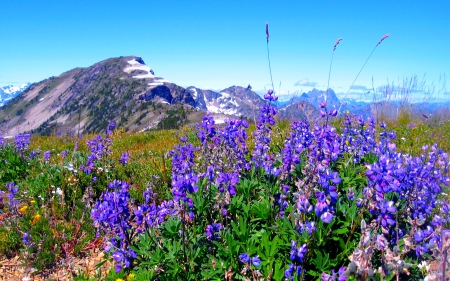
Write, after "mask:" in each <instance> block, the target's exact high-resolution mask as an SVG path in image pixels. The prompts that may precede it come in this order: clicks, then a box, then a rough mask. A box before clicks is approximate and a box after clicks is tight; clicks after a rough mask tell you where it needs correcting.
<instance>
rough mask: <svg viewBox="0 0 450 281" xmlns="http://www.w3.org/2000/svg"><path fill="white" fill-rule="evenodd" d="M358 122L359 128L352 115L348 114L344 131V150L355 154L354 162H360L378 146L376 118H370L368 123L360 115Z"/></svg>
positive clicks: (352, 154)
mask: <svg viewBox="0 0 450 281" xmlns="http://www.w3.org/2000/svg"><path fill="white" fill-rule="evenodd" d="M357 123H358V127H359V128H354V127H353V126H352V118H351V116H349V115H346V116H345V122H344V125H345V127H344V132H343V133H342V150H343V151H345V152H347V153H349V154H350V155H351V156H353V159H354V163H359V162H360V161H361V158H362V157H363V156H364V155H366V154H367V153H370V152H375V147H376V141H375V132H376V130H375V124H376V123H375V118H373V117H372V118H370V120H369V122H368V123H367V124H366V123H365V122H364V119H363V118H362V116H360V117H358V120H357ZM365 126H366V128H365Z"/></svg>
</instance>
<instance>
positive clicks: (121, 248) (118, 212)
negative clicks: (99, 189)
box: [91, 180, 136, 272]
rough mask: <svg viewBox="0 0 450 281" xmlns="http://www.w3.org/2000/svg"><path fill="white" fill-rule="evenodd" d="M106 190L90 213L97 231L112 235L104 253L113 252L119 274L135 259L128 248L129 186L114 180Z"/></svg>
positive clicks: (129, 238) (134, 255)
mask: <svg viewBox="0 0 450 281" xmlns="http://www.w3.org/2000/svg"><path fill="white" fill-rule="evenodd" d="M108 188H109V189H110V190H111V191H108V192H106V193H103V194H102V196H101V197H102V200H103V201H98V202H97V203H96V204H95V206H94V207H93V208H92V211H91V217H92V219H93V220H94V225H95V226H96V227H97V229H98V230H100V231H103V232H104V233H106V234H109V233H111V234H112V238H111V240H110V243H109V244H107V247H106V248H105V251H106V252H110V251H113V254H112V256H113V258H114V260H115V261H116V272H119V271H120V270H121V269H122V267H123V265H125V267H129V266H130V264H131V262H132V260H133V259H134V258H136V254H135V253H134V251H133V250H132V249H129V248H128V246H129V244H130V242H131V241H130V240H131V237H130V236H129V233H128V230H129V229H130V228H131V224H130V217H131V210H130V207H129V205H128V203H129V201H130V194H129V193H128V188H129V184H128V183H126V182H121V181H118V180H114V181H113V182H110V183H109V184H108Z"/></svg>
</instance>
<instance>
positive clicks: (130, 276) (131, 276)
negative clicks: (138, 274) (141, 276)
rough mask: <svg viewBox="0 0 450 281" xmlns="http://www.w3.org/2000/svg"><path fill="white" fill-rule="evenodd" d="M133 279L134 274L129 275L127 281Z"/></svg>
mask: <svg viewBox="0 0 450 281" xmlns="http://www.w3.org/2000/svg"><path fill="white" fill-rule="evenodd" d="M133 279H134V274H133V273H130V274H128V277H127V281H131V280H133Z"/></svg>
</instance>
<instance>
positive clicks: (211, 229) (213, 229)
mask: <svg viewBox="0 0 450 281" xmlns="http://www.w3.org/2000/svg"><path fill="white" fill-rule="evenodd" d="M221 229H222V224H221V223H212V224H209V225H207V226H206V231H205V235H206V239H208V240H209V241H215V240H217V239H219V237H220V230H221Z"/></svg>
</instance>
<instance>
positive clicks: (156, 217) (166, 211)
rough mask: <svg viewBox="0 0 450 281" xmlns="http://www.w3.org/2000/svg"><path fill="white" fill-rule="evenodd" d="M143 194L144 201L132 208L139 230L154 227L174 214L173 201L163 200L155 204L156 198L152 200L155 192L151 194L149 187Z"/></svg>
mask: <svg viewBox="0 0 450 281" xmlns="http://www.w3.org/2000/svg"><path fill="white" fill-rule="evenodd" d="M143 195H144V199H145V203H144V204H142V205H140V206H138V207H137V208H136V210H134V215H135V218H136V223H137V225H138V227H139V229H138V230H139V232H142V231H143V230H144V229H147V228H154V227H156V226H158V225H160V224H161V223H163V222H164V221H165V219H166V218H167V217H168V216H174V215H176V211H175V205H174V202H173V201H163V202H162V203H161V204H159V205H158V204H156V200H154V197H156V194H153V192H152V191H151V190H150V189H146V190H145V191H144V193H143Z"/></svg>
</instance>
